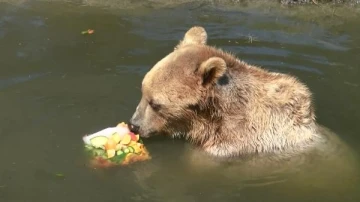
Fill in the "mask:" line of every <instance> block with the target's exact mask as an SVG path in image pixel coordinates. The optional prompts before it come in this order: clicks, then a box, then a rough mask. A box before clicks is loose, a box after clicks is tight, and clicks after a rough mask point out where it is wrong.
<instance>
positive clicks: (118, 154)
mask: <svg viewBox="0 0 360 202" xmlns="http://www.w3.org/2000/svg"><path fill="white" fill-rule="evenodd" d="M121 154H124V152H123V151H121V150H119V151H117V152H116V155H117V156H120V155H121Z"/></svg>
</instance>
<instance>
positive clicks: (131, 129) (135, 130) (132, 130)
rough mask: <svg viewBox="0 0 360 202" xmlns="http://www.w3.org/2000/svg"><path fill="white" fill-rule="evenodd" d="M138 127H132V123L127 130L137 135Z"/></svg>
mask: <svg viewBox="0 0 360 202" xmlns="http://www.w3.org/2000/svg"><path fill="white" fill-rule="evenodd" d="M139 129H140V126H138V125H134V124H133V123H131V122H130V123H129V130H130V131H131V132H133V133H136V134H137V133H139Z"/></svg>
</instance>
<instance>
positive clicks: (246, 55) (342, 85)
mask: <svg viewBox="0 0 360 202" xmlns="http://www.w3.org/2000/svg"><path fill="white" fill-rule="evenodd" d="M101 2H102V3H101ZM101 2H100V1H72V2H60V1H54V2H48V1H13V2H12V3H9V1H4V2H2V3H0V67H1V68H0V158H1V159H2V162H1V164H0V201H4V202H25V201H36V202H45V201H52V202H57V201H74V202H75V201H76V202H82V201H84V202H85V201H86V202H95V201H104V202H110V201H209V200H210V201H252V202H253V201H305V200H308V201H318V202H320V201H323V202H329V201H341V202H348V201H360V192H359V189H360V182H359V181H355V183H354V186H353V187H351V188H349V189H346V190H345V191H344V190H341V191H340V190H338V189H337V188H333V187H329V186H328V187H327V186H323V187H317V186H316V185H314V182H315V181H319V180H320V179H322V177H321V175H322V173H315V172H314V173H308V176H314V177H313V180H309V178H306V179H307V180H305V179H304V180H303V181H302V182H301V183H299V180H298V179H297V183H294V181H293V180H292V178H298V176H281V177H279V176H268V177H267V178H261V179H248V178H246V176H243V177H244V178H243V180H242V177H241V173H238V174H237V176H233V174H229V175H226V173H225V174H224V173H221V172H222V171H221V169H220V170H217V171H216V172H204V173H201V172H200V173H199V172H197V171H194V170H191V169H189V168H188V167H187V163H186V158H185V157H184V153H185V152H184V151H186V150H187V148H188V147H191V145H189V144H187V143H186V142H184V141H181V140H171V139H166V138H154V139H148V140H145V144H146V145H147V147H148V149H149V150H150V152H151V154H152V156H153V159H152V160H151V161H149V162H144V163H139V164H136V165H132V166H130V167H128V168H117V169H112V170H94V169H91V168H88V167H86V165H85V163H86V159H84V155H83V153H82V149H83V148H82V146H83V145H82V142H81V137H82V136H83V135H84V134H86V133H92V132H95V131H97V130H100V129H102V128H105V127H108V126H113V125H116V124H117V123H118V122H121V121H127V120H128V119H129V117H130V116H131V115H132V113H133V111H134V109H135V107H136V105H137V103H138V101H139V99H140V96H141V94H140V93H141V92H140V86H141V80H142V78H143V76H144V74H145V73H146V72H147V71H148V70H149V68H151V67H152V65H154V64H155V62H157V61H158V60H160V59H161V58H162V57H164V56H165V55H166V54H167V53H169V52H170V51H172V49H173V47H174V46H175V45H176V44H177V42H178V41H179V40H180V39H181V37H182V36H183V34H184V33H185V31H186V30H187V29H189V28H190V27H191V26H193V25H202V26H204V27H205V28H206V30H207V32H208V35H209V44H211V45H215V46H217V47H221V48H223V49H225V50H228V51H231V52H232V53H234V54H235V55H236V56H238V57H239V58H241V59H243V60H245V61H247V62H249V63H252V64H255V65H259V66H262V67H264V68H267V69H270V70H273V71H280V72H285V73H290V74H293V75H296V76H297V77H299V78H300V79H301V80H302V81H304V82H305V83H306V84H307V85H308V86H309V87H310V88H311V90H312V91H313V92H314V96H315V100H314V101H315V103H316V111H317V117H318V121H319V122H320V123H321V124H323V125H325V126H327V127H329V128H330V129H331V130H333V131H334V132H336V133H337V134H338V135H339V136H340V138H341V139H342V140H344V141H345V142H346V143H348V144H349V146H350V147H352V148H353V149H354V150H355V152H356V153H357V154H360V149H359V148H360V138H359V135H358V134H359V133H360V125H359V124H358V120H359V119H360V106H359V103H360V90H359V85H360V81H359V68H360V67H359V63H360V35H359V34H358V33H359V32H360V21H359V20H357V17H359V15H358V9H357V8H353V10H351V12H350V11H349V10H347V9H349V8H336V9H335V11H334V13H335V14H336V15H335V14H333V13H330V12H329V10H332V9H334V8H329V7H327V8H325V7H324V8H318V7H316V8H311V7H306V8H298V9H290V10H286V9H283V8H279V7H278V6H277V5H274V4H272V5H252V4H251V5H247V6H246V5H242V4H239V3H230V1H228V2H225V3H221V2H220V3H219V4H211V3H204V1H201V2H195V3H189V2H190V1H187V3H185V4H179V3H176V2H175V1H167V3H166V4H161V3H164V2H163V1H133V2H132V3H131V2H130V1H124V2H123V3H122V4H121V3H120V1H110V0H109V1H101ZM159 2H160V3H159ZM89 28H91V29H94V30H95V34H93V35H90V36H83V35H81V34H80V32H81V31H83V30H86V29H89ZM204 169H205V168H204ZM328 169H329V170H331V169H332V168H328ZM332 172H334V173H336V175H342V173H337V172H336V170H332ZM359 172H360V171H359ZM56 173H61V174H63V175H64V177H59V176H56ZM239 176H240V177H239ZM237 177H238V178H237ZM231 179H233V180H231ZM235 179H236V180H235ZM354 179H355V178H354ZM334 183H336V184H338V185H340V186H342V183H343V184H344V186H346V185H345V184H346V183H347V182H340V181H339V182H337V181H335V182H334ZM337 190H338V191H337Z"/></svg>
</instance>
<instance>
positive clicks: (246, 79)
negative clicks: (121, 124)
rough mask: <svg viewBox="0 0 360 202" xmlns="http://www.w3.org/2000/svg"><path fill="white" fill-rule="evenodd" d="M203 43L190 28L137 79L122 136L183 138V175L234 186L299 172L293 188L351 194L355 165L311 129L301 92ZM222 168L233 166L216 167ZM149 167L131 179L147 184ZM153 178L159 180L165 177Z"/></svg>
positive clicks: (326, 134) (287, 80)
mask: <svg viewBox="0 0 360 202" xmlns="http://www.w3.org/2000/svg"><path fill="white" fill-rule="evenodd" d="M206 42H207V33H206V31H205V29H204V28H202V27H198V26H196V27H192V28H191V29H190V30H188V31H187V32H186V34H185V36H184V38H183V40H181V41H180V42H179V44H178V45H177V46H176V47H175V49H174V51H173V52H171V53H170V54H168V55H167V56H166V57H165V58H163V59H162V60H160V61H159V62H158V63H157V64H155V66H154V67H153V68H152V69H151V70H150V71H149V72H148V73H147V74H146V75H145V77H144V79H143V82H142V88H141V90H142V98H141V101H140V103H139V104H138V106H137V108H136V111H135V113H134V114H133V116H132V118H131V120H130V124H129V126H130V130H132V131H133V132H136V133H139V134H140V135H141V137H150V136H152V135H155V134H168V135H171V136H173V137H185V138H186V139H187V140H189V141H190V142H191V143H193V144H192V145H196V147H194V148H196V149H195V150H192V149H191V152H189V153H191V154H190V155H188V156H190V161H188V162H191V163H190V164H189V165H190V167H191V168H190V170H196V169H198V168H199V169H198V170H199V171H200V172H199V173H204V171H205V170H208V169H209V168H210V169H212V168H215V169H219V170H221V173H222V174H223V175H229V176H230V177H229V178H231V179H233V180H235V179H238V178H239V177H240V178H243V177H244V176H246V177H248V178H251V176H268V175H272V174H273V173H276V172H283V171H284V170H287V171H296V172H297V170H302V171H303V174H298V175H297V177H296V178H297V179H299V182H300V184H301V183H303V182H305V181H306V180H305V178H307V179H309V181H311V180H313V181H314V182H316V183H317V184H321V185H324V186H326V187H331V188H333V189H335V190H338V188H335V187H341V188H342V189H344V190H347V189H348V187H352V185H349V186H345V185H344V184H345V181H344V179H347V180H349V181H352V180H353V177H354V174H353V173H354V172H355V173H356V171H357V168H355V166H354V165H355V162H356V165H357V159H356V158H353V156H352V154H353V152H352V151H351V150H350V149H349V148H348V147H347V146H346V145H345V144H344V143H343V142H342V141H341V140H340V139H339V138H338V137H337V136H336V135H335V134H334V133H332V132H331V131H330V130H328V129H326V128H324V127H322V126H320V125H319V124H317V123H316V119H315V113H314V105H313V100H312V94H311V92H310V90H309V89H308V87H307V86H306V85H305V84H303V83H302V82H300V81H299V80H298V79H296V78H295V77H293V76H290V75H286V74H282V73H275V72H269V71H267V70H265V69H262V68H260V67H256V66H253V65H250V64H247V63H245V62H243V61H241V60H239V59H237V58H236V57H235V56H234V55H231V54H229V53H226V52H224V51H222V50H220V49H218V48H215V47H211V46H208V45H207V43H206ZM193 151H195V152H193ZM185 153H186V152H185ZM207 157H209V158H207ZM179 159H181V158H180V157H179ZM214 159H215V160H216V161H214ZM234 159H235V160H234ZM354 159H355V160H354ZM218 160H220V161H218ZM224 161H226V162H228V163H229V162H235V164H236V163H237V162H240V163H238V164H236V165H235V164H232V165H234V166H231V167H229V166H225V167H224V166H223V165H224V164H223V162H224ZM194 163H195V164H194ZM226 165H229V164H226ZM176 166H177V165H175V167H176ZM311 166H312V167H311ZM153 167H155V168H156V169H155V168H151V169H146V172H145V171H141V172H138V175H139V181H145V179H147V178H149V177H148V176H146V177H144V176H143V175H144V173H151V172H155V171H154V170H162V168H159V167H158V166H157V165H156V164H155V163H154V162H153ZM308 168H309V169H308ZM329 168H330V169H329ZM164 169H165V168H164ZM225 170H226V171H225ZM305 170H308V171H309V170H310V171H311V172H306V171H305ZM159 173H160V175H161V176H163V177H164V175H165V173H166V172H159ZM215 173H216V174H219V172H218V171H216V172H213V173H212V174H211V175H209V176H213V175H214V174H215ZM318 173H321V174H322V175H321V176H320V175H319V174H318ZM325 173H326V174H325ZM338 173H342V174H343V176H341V175H338ZM335 175H336V176H337V177H339V180H335V179H334V177H333V176H335ZM149 176H150V174H149ZM305 176H307V177H305ZM182 177H184V176H182ZM320 178H324V179H325V180H322V181H321V180H319V179H320ZM140 179H141V180H140ZM192 180H194V179H193V178H192ZM150 181H151V184H153V183H154V181H152V180H150ZM180 181H181V180H180ZM339 181H343V183H342V184H341V185H340V184H339V183H337V182H339ZM329 182H331V183H329ZM160 184H162V183H160ZM349 184H351V183H349ZM184 186H185V187H186V186H187V185H184ZM319 186H320V185H319ZM163 189H164V190H165V189H166V185H165V186H164V187H162V188H161V190H163ZM169 193H173V192H169Z"/></svg>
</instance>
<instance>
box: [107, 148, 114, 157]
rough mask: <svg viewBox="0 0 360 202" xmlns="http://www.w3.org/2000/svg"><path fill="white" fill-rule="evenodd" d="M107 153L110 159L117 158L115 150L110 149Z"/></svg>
mask: <svg viewBox="0 0 360 202" xmlns="http://www.w3.org/2000/svg"><path fill="white" fill-rule="evenodd" d="M106 153H107V157H108V158H112V157H114V156H115V153H116V152H115V149H109V150H107V151H106Z"/></svg>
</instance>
